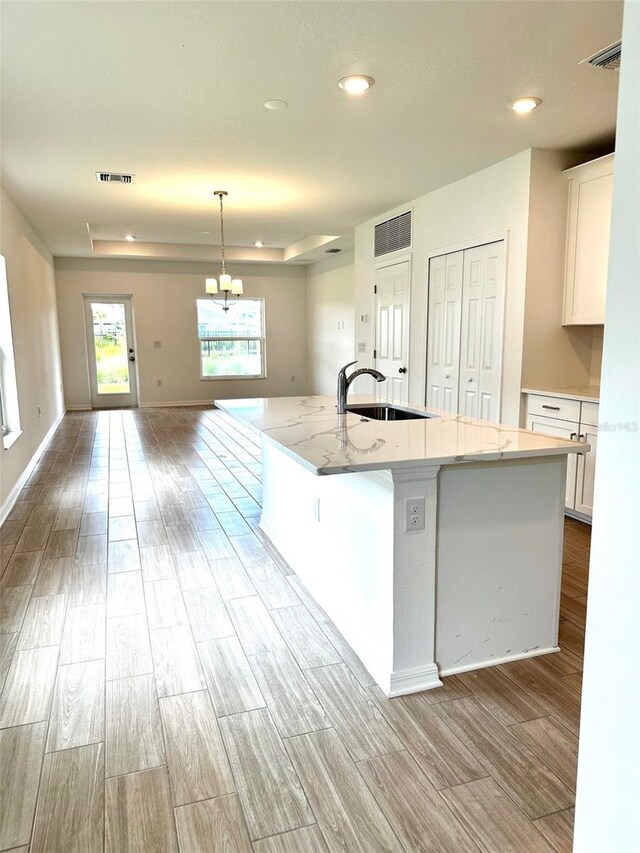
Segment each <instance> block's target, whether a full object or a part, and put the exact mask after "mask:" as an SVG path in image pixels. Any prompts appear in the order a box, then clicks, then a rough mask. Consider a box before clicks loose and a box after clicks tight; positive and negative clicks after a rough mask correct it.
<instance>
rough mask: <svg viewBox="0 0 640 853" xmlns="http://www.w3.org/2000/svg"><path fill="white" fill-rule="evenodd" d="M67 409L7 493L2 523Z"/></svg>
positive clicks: (0, 512)
mask: <svg viewBox="0 0 640 853" xmlns="http://www.w3.org/2000/svg"><path fill="white" fill-rule="evenodd" d="M65 411H66V410H63V411H62V414H61V415H60V416H59V417H58V418H57V419H56V420H55V421H54V423H53V424H52V426H51V427H50V429H49V431H48V432H47V434H46V435H45V437H44V438H43V439H42V441H41V442H40V445H39V447H38V449H37V450H36V452H35V453H34V454H33V456H32V457H31V459H30V460H29V462H28V463H27V465H26V467H25V469H24V471H23V472H22V474H20V476H19V477H18V480H17V482H16V484H15V485H14V487H13V488H12V489H11V491H10V492H9V494H8V495H7V497H6V499H5V501H4V503H3V504H2V506H0V524H2V523H3V522H4V520H5V519H6V517H7V516H8V515H9V513H10V512H11V510H12V509H13V506H14V504H15V502H16V501H17V500H18V495H19V494H20V492H21V491H22V489H23V488H24V485H25V483H26V482H27V480H28V479H29V477H30V476H31V473H32V471H33V469H34V468H35V467H36V465H37V464H38V459H40V457H41V456H42V454H43V453H44V451H45V450H46V447H47V444H49V442H50V441H51V439H52V438H53V434H54V432H55V431H56V430H57V429H58V427H59V426H60V423H61V421H62V419H63V417H64V415H65Z"/></svg>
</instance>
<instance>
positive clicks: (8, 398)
mask: <svg viewBox="0 0 640 853" xmlns="http://www.w3.org/2000/svg"><path fill="white" fill-rule="evenodd" d="M0 432H1V434H2V444H3V446H4V448H5V450H7V449H8V448H9V447H11V445H12V444H13V442H14V441H15V440H16V439H17V438H19V437H20V434H21V433H20V412H19V409H18V384H17V381H16V368H15V362H14V358H13V336H12V333H11V313H10V311H9V288H8V285H7V268H6V265H5V261H4V257H3V256H2V255H0Z"/></svg>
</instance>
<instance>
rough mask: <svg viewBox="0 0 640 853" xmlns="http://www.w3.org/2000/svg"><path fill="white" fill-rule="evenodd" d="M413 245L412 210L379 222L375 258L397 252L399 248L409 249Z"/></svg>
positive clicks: (376, 233) (374, 250)
mask: <svg viewBox="0 0 640 853" xmlns="http://www.w3.org/2000/svg"><path fill="white" fill-rule="evenodd" d="M409 246H411V211H410V210H408V211H407V212H406V213H401V214H400V216H394V217H393V219H387V220H386V222H379V223H378V224H377V225H376V227H375V232H374V248H373V256H374V258H379V257H380V256H381V255H388V254H389V252H397V251H398V249H408V248H409Z"/></svg>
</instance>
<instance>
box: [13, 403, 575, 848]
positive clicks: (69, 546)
mask: <svg viewBox="0 0 640 853" xmlns="http://www.w3.org/2000/svg"><path fill="white" fill-rule="evenodd" d="M259 457H260V454H259V447H258V445H257V444H256V442H255V438H254V436H252V434H250V433H249V432H246V431H239V430H238V426H237V425H236V424H234V423H232V422H230V421H229V420H228V419H227V418H226V417H225V416H224V415H223V414H221V413H219V412H216V411H215V410H213V409H198V408H193V409H189V408H184V409H163V410H153V409H152V410H140V411H131V410H127V411H113V412H100V413H97V412H92V413H86V414H85V413H82V414H80V413H76V414H69V415H67V416H66V417H65V418H64V421H63V422H62V424H61V426H60V427H59V429H58V430H57V432H56V434H55V436H54V438H53V440H52V441H51V443H50V445H49V447H48V449H47V450H46V452H45V453H44V455H43V456H42V457H41V459H40V461H39V464H38V466H37V468H36V469H35V471H34V472H33V474H32V476H31V478H30V479H29V482H28V484H27V485H26V486H25V488H24V489H23V490H22V492H21V494H20V496H19V500H18V502H17V503H16V505H15V508H14V509H13V511H12V512H11V514H10V516H9V518H8V520H7V521H6V522H5V524H4V525H3V527H2V530H1V531H0V535H1V546H0V570H1V576H0V690H1V691H2V692H1V694H0V850H2V851H7V850H12V851H21V853H24V851H27V850H30V851H34V853H98V851H100V853H102V851H106V853H169V851H178V850H179V851H181V853H204V851H207V853H210V851H221V852H222V851H224V853H232V852H233V851H247V853H248V851H253V853H316V851H317V852H318V853H319V851H325V853H326V851H341V853H345V851H346V853H357V851H362V853H378V851H380V853H382V851H401V850H405V851H440V853H461V851H462V853H464V851H479V850H480V851H485V853H506V851H512V853H519V851H523V853H524V851H526V852H527V853H529V851H554V850H555V851H556V853H565V851H569V850H570V849H571V834H572V823H573V805H574V792H575V777H576V755H577V736H578V722H579V707H580V687H581V684H580V682H581V673H582V653H583V652H582V650H583V635H584V624H585V606H586V595H587V569H588V555H589V544H590V529H589V528H588V527H587V526H585V525H583V524H580V523H578V522H575V521H570V520H568V521H567V523H566V539H565V563H564V576H563V577H564V583H563V595H562V605H561V619H562V621H561V625H560V642H561V644H562V652H561V653H559V654H555V655H549V656H546V657H540V658H535V659H530V660H527V661H522V662H516V663H511V664H508V665H505V666H498V667H495V668H492V669H485V670H481V671H478V672H474V673H466V674H464V675H461V676H458V677H455V676H454V677H451V678H447V679H445V684H444V687H442V688H440V689H438V690H433V691H430V692H426V693H422V694H414V695H412V696H407V697H403V698H399V699H393V700H388V699H386V698H385V697H384V695H383V694H382V693H381V692H380V690H378V689H377V688H376V687H375V686H374V684H373V681H372V679H371V678H370V676H369V674H368V673H367V671H366V670H365V669H364V667H363V665H362V664H361V662H360V661H359V660H358V659H357V657H356V656H355V655H354V653H353V652H352V651H351V649H350V648H349V647H348V646H347V645H346V644H345V642H344V640H343V639H342V637H341V636H340V634H339V633H338V632H337V631H336V629H335V627H334V626H333V625H332V624H331V623H330V622H329V621H328V619H327V617H326V616H325V614H324V613H323V612H322V611H321V610H320V608H319V607H318V606H317V605H316V604H315V603H314V602H313V600H312V599H310V598H309V596H308V595H307V594H306V592H305V590H304V588H303V587H302V585H301V584H300V582H299V581H298V579H297V578H296V576H295V575H292V574H291V572H290V570H289V569H288V568H287V566H286V565H285V564H284V563H283V562H282V561H281V559H280V558H279V556H278V554H277V552H276V551H275V550H274V549H273V547H272V546H271V545H270V543H269V541H268V540H266V539H265V538H264V537H263V536H262V534H261V533H260V531H259V529H258V527H257V522H258V518H259V514H260V499H261V491H260V458H259Z"/></svg>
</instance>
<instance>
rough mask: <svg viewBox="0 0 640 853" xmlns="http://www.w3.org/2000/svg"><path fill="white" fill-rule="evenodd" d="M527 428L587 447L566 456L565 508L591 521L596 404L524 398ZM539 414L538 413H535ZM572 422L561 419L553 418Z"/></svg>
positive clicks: (532, 395) (535, 395) (531, 395)
mask: <svg viewBox="0 0 640 853" xmlns="http://www.w3.org/2000/svg"><path fill="white" fill-rule="evenodd" d="M527 397H528V399H527V421H526V426H527V429H530V430H532V431H533V432H543V433H546V434H547V435H554V436H557V437H558V438H566V439H568V440H569V441H578V442H581V443H583V444H588V445H590V450H584V451H581V452H580V453H570V454H569V455H568V456H567V488H566V492H565V507H566V508H567V510H569V511H570V512H571V513H576V514H577V515H580V516H584V517H587V518H591V516H592V515H593V485H594V475H595V467H596V448H597V443H598V427H597V425H596V424H597V420H598V405H597V403H590V402H581V401H580V400H573V399H565V398H559V397H545V396H543V395H541V394H529V395H527ZM541 411H542V412H543V414H538V413H539V412H541ZM558 414H559V415H565V417H566V416H570V417H572V418H575V420H564V419H563V418H562V417H558V416H557V415H558Z"/></svg>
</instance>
